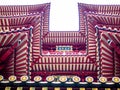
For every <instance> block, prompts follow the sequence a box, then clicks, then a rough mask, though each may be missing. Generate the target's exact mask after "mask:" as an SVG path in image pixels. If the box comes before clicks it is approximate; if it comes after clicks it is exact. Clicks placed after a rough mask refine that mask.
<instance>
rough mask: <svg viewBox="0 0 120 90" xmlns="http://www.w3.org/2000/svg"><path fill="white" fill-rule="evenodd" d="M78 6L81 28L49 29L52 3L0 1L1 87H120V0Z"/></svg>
mask: <svg viewBox="0 0 120 90" xmlns="http://www.w3.org/2000/svg"><path fill="white" fill-rule="evenodd" d="M78 10H79V31H49V13H50V3H45V4H38V5H17V6H12V5H10V6H9V5H7V6H0V88H1V89H3V90H47V89H50V90H60V89H61V90H65V89H67V90H72V89H73V90H74V89H75V90H79V89H80V90H85V89H86V90H99V89H100V90H110V89H111V90H113V89H114V90H120V85H119V83H120V78H119V77H120V56H119V55H120V15H119V14H120V5H92V4H83V3H78ZM71 22H72V21H71Z"/></svg>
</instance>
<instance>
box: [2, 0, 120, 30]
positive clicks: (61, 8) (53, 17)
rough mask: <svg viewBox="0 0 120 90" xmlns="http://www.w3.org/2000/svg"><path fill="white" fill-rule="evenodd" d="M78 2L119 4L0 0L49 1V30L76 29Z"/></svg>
mask: <svg viewBox="0 0 120 90" xmlns="http://www.w3.org/2000/svg"><path fill="white" fill-rule="evenodd" d="M78 2H79V3H87V4H120V0H0V5H32V4H42V3H51V8H50V21H49V23H50V26H49V29H50V31H78V30H79V16H78Z"/></svg>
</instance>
